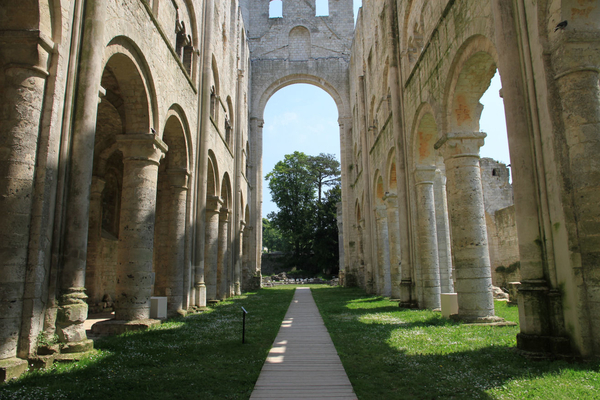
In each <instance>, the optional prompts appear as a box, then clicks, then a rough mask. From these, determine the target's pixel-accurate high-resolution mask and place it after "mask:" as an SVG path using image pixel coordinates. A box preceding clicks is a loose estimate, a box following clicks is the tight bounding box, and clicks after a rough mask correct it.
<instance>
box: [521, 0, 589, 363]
mask: <svg viewBox="0 0 600 400" xmlns="http://www.w3.org/2000/svg"><path fill="white" fill-rule="evenodd" d="M598 6H599V5H598V2H593V1H574V0H571V1H563V6H562V7H563V10H562V17H561V18H563V19H568V21H569V25H568V27H567V28H566V29H564V30H559V31H557V32H555V33H550V35H549V36H550V37H549V45H550V46H549V50H550V51H549V52H551V59H552V65H553V67H554V71H553V72H554V76H553V78H554V81H555V83H556V87H557V88H558V92H559V94H560V104H557V106H558V107H557V108H556V109H557V110H559V112H561V114H562V115H561V117H562V118H561V122H562V124H563V125H562V126H561V127H560V128H558V129H557V131H560V130H561V128H562V129H564V131H563V132H560V133H557V134H556V136H557V137H555V138H553V140H554V141H555V143H561V147H560V148H559V150H557V151H556V152H557V153H560V154H561V155H562V156H563V157H564V160H560V161H562V162H558V163H557V164H559V165H558V169H559V174H561V180H562V182H564V183H563V184H562V187H561V189H562V191H561V193H560V194H559V195H560V196H561V198H562V199H564V200H563V202H564V203H563V207H564V213H565V214H566V215H567V221H566V223H567V227H566V229H561V230H559V229H560V228H559V227H560V223H558V222H556V223H555V224H553V227H554V230H553V234H555V235H559V234H562V235H565V236H566V235H568V242H569V244H568V245H569V248H568V250H569V252H571V254H570V257H569V258H570V259H571V260H572V264H571V270H570V271H569V270H567V271H565V270H564V269H563V268H565V267H563V265H564V264H563V265H561V263H559V265H561V266H560V267H559V270H558V274H559V277H561V278H562V279H559V280H558V284H557V286H558V285H560V288H559V290H553V291H551V292H549V293H548V296H549V300H550V302H549V303H550V304H549V307H548V308H549V310H548V311H546V314H549V315H550V316H551V318H552V319H551V318H549V317H546V318H544V319H542V320H541V321H540V322H541V323H540V324H539V328H538V332H535V330H534V329H535V328H536V327H535V326H531V325H532V324H531V322H534V321H535V318H536V317H537V315H536V314H539V311H537V310H543V307H544V304H543V302H541V301H540V300H539V297H540V296H539V294H537V293H535V290H536V289H537V291H538V292H540V288H539V286H540V285H539V283H537V284H536V281H535V279H536V274H535V272H536V271H535V270H531V271H530V270H528V271H523V268H522V267H521V270H522V271H521V277H522V280H521V283H522V285H521V286H520V287H519V292H520V294H521V297H522V298H523V300H522V301H521V300H520V301H519V308H521V304H523V305H524V306H525V304H524V302H527V303H529V304H527V307H528V310H527V311H528V312H527V314H529V315H527V317H526V318H522V319H523V320H527V321H525V322H526V324H527V327H528V328H530V331H531V333H542V332H543V333H546V332H548V331H549V330H548V329H547V328H546V326H545V325H546V322H547V321H549V320H551V321H553V322H554V324H553V326H552V328H553V330H552V331H550V332H551V333H552V334H554V335H556V332H560V334H564V333H566V332H564V331H565V329H564V328H563V326H564V325H566V326H567V327H568V328H567V330H566V331H568V332H569V335H570V336H571V344H575V346H574V347H575V348H576V349H577V351H579V352H580V354H581V355H583V356H591V355H595V356H598V355H600V318H599V317H598V316H599V315H600V201H599V200H600V162H599V161H598V154H599V152H600V8H599V7H598ZM556 103H558V101H557V102H556ZM555 231H558V232H557V233H555ZM565 240H567V239H566V238H565ZM564 250H565V251H566V246H565V249H564ZM564 263H565V264H566V258H565V261H564ZM565 269H566V268H565ZM567 274H568V275H572V276H573V278H570V279H567V278H564V276H567ZM555 275H556V273H554V274H550V276H551V277H552V280H554V281H557V279H556V277H555ZM555 285H556V284H555ZM553 289H554V288H553ZM560 294H562V297H561V296H560ZM536 297H537V298H536ZM536 303H537V304H536ZM562 307H564V309H565V311H566V312H564V316H565V318H564V322H563V323H564V325H563V326H561V325H562V324H561V322H562V321H560V319H559V318H558V315H557V314H558V313H559V312H560V313H562V312H563V310H562V309H561V308H562ZM532 328H533V329H532ZM544 328H546V329H544ZM522 331H523V332H526V331H525V330H524V329H522ZM544 331H546V332H544ZM561 331H563V332H564V333H563V332H561ZM546 334H547V333H546ZM532 339H533V341H539V339H538V338H535V337H534V338H532ZM525 340H526V338H525V337H524V335H520V337H519V338H518V345H519V347H520V348H524V347H526V346H521V343H522V342H524V341H525Z"/></svg>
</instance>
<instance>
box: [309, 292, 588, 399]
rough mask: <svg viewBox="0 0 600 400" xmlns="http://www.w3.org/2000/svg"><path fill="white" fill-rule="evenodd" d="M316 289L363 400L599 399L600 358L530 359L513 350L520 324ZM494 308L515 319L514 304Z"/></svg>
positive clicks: (330, 327)
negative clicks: (481, 321)
mask: <svg viewBox="0 0 600 400" xmlns="http://www.w3.org/2000/svg"><path fill="white" fill-rule="evenodd" d="M312 289H313V295H314V298H315V301H316V303H317V306H318V307H319V310H320V312H321V315H322V317H323V320H324V322H325V325H326V326H327V329H328V331H329V333H330V334H331V336H332V339H333V342H334V344H335V346H336V349H337V351H338V353H339V355H340V358H341V360H342V363H343V365H344V368H345V369H346V372H347V374H348V377H349V378H350V381H351V382H352V385H353V387H354V390H355V392H356V394H357V396H358V397H359V399H361V400H362V399H379V400H380V399H495V398H515V399H516V398H519V399H520V398H531V399H533V398H536V399H545V398H554V399H562V398H565V399H566V398H570V399H572V398H577V399H594V398H600V396H599V397H596V396H598V392H597V390H598V389H599V388H600V374H598V371H599V370H600V362H598V361H594V362H590V363H568V362H566V361H554V362H552V361H531V360H528V359H526V358H524V357H522V356H521V355H520V354H519V353H518V352H517V351H515V349H514V347H515V346H516V334H517V333H518V327H491V326H468V325H465V324H461V323H459V322H455V321H449V320H446V319H444V318H443V317H442V316H441V314H440V313H439V312H437V313H436V312H433V311H428V310H412V309H402V308H399V307H398V306H397V304H396V303H391V304H390V303H389V301H388V300H387V299H383V298H381V297H371V298H370V299H369V298H368V297H367V296H366V295H365V293H364V292H363V291H362V290H360V289H347V288H332V289H328V290H324V289H321V288H312ZM377 303H379V304H377ZM497 310H498V311H497V314H498V315H500V316H502V317H504V318H505V319H508V320H513V321H515V322H518V319H517V314H516V311H517V310H516V309H514V308H509V307H508V306H506V305H504V304H499V305H497Z"/></svg>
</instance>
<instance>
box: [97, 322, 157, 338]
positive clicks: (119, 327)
mask: <svg viewBox="0 0 600 400" xmlns="http://www.w3.org/2000/svg"><path fill="white" fill-rule="evenodd" d="M160 323H161V321H160V320H157V319H138V320H134V321H123V320H115V319H110V320H108V321H101V322H98V323H96V324H94V326H92V333H94V334H96V335H106V336H108V335H120V334H122V333H125V332H132V331H144V330H146V329H148V328H150V327H151V326H154V325H160Z"/></svg>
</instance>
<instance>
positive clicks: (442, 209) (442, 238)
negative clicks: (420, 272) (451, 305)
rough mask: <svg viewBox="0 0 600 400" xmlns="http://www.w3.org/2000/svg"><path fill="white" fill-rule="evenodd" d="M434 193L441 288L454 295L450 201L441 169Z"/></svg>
mask: <svg viewBox="0 0 600 400" xmlns="http://www.w3.org/2000/svg"><path fill="white" fill-rule="evenodd" d="M433 192H434V197H435V219H436V229H437V244H438V259H439V263H440V286H441V290H442V293H454V274H453V271H452V251H451V250H450V249H451V244H450V223H449V222H448V201H447V197H446V173H445V172H444V171H442V170H441V169H439V168H438V169H436V170H435V180H434V182H433Z"/></svg>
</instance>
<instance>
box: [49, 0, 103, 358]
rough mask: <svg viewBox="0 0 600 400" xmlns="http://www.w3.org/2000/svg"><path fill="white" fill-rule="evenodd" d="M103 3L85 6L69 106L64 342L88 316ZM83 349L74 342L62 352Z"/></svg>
mask: <svg viewBox="0 0 600 400" xmlns="http://www.w3.org/2000/svg"><path fill="white" fill-rule="evenodd" d="M106 4H107V3H106V2H104V1H99V0H92V1H89V2H88V3H86V6H85V22H84V32H83V37H82V46H81V53H80V57H79V60H80V62H79V71H78V90H77V94H76V101H75V109H74V110H73V128H72V138H71V154H70V158H69V164H70V165H69V170H70V175H69V184H68V185H69V186H68V188H67V198H66V201H67V204H68V212H67V213H66V214H65V221H64V232H65V233H64V239H63V242H64V246H63V251H62V253H63V254H62V256H63V262H62V265H61V269H60V277H59V292H60V297H59V310H58V313H57V322H56V325H57V330H56V331H57V333H58V336H59V338H60V340H61V341H62V342H68V343H74V342H80V341H85V339H86V336H85V329H84V328H83V321H85V319H86V318H87V303H86V302H85V300H86V298H87V296H86V295H85V269H86V265H85V263H86V259H87V234H88V223H89V206H90V199H89V194H90V184H91V182H92V171H93V166H94V142H95V138H96V117H97V114H98V99H99V98H98V92H99V90H100V81H101V79H102V66H103V63H102V62H103V58H104V45H105V43H104V23H105V19H106ZM70 349H72V351H73V352H79V351H81V348H80V346H78V345H76V344H73V345H72V346H71V345H69V347H64V348H63V350H62V351H63V352H65V350H66V351H71V350H70Z"/></svg>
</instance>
